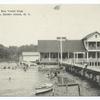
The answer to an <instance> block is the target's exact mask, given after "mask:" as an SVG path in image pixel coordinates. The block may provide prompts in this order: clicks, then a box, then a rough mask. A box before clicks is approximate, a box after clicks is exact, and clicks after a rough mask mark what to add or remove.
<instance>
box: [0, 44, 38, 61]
mask: <svg viewBox="0 0 100 100" xmlns="http://www.w3.org/2000/svg"><path fill="white" fill-rule="evenodd" d="M26 51H27V52H28V51H29V52H32V51H34V52H35V51H37V46H36V45H32V44H31V45H22V46H20V47H17V46H9V47H5V46H4V45H2V44H0V61H12V60H13V61H18V60H19V56H20V55H21V54H22V52H26Z"/></svg>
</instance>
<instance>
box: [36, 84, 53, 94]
mask: <svg viewBox="0 0 100 100" xmlns="http://www.w3.org/2000/svg"><path fill="white" fill-rule="evenodd" d="M52 90H53V84H51V83H45V84H42V85H40V86H39V87H37V88H35V95H37V94H42V93H45V92H49V91H52Z"/></svg>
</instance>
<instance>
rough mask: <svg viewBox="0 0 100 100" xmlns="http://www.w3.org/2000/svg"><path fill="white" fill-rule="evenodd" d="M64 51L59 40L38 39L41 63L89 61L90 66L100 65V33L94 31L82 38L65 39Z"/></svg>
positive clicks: (63, 41) (63, 42)
mask: <svg viewBox="0 0 100 100" xmlns="http://www.w3.org/2000/svg"><path fill="white" fill-rule="evenodd" d="M61 42H62V52H61V50H60V41H59V40H38V52H40V63H59V62H60V60H61V53H62V61H63V62H71V63H79V64H80V63H81V64H82V63H84V64H85V63H87V64H88V65H89V66H100V33H99V32H93V33H90V34H88V35H87V36H85V37H84V38H83V39H80V40H68V39H64V40H62V41H61Z"/></svg>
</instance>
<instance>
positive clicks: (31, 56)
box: [20, 52, 40, 62]
mask: <svg viewBox="0 0 100 100" xmlns="http://www.w3.org/2000/svg"><path fill="white" fill-rule="evenodd" d="M39 59H40V54H39V52H22V55H21V56H20V61H22V62H23V61H25V62H36V61H37V60H39Z"/></svg>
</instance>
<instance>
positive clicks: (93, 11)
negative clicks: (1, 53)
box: [0, 4, 100, 46]
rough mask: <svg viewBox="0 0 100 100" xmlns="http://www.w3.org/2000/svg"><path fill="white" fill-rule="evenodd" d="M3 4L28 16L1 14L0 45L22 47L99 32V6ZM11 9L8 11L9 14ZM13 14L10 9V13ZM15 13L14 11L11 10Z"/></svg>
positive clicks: (0, 9)
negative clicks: (39, 41)
mask: <svg viewBox="0 0 100 100" xmlns="http://www.w3.org/2000/svg"><path fill="white" fill-rule="evenodd" d="M55 6H56V5H54V4H53V5H43V4H40V5H39V4H38V5H36V4H33V5H0V14H3V13H5V12H1V11H2V10H3V11H4V10H5V11H8V10H10V11H11V10H15V11H17V10H21V11H23V12H24V13H26V14H29V15H27V16H8V15H6V16H5V15H0V44H3V45H5V46H12V45H13V46H21V45H26V44H28V45H29V44H37V43H38V40H48V39H49V40H55V39H56V38H57V37H59V36H64V37H66V38H67V39H69V40H70V39H74V40H76V39H82V38H83V37H85V36H86V35H87V34H89V33H92V32H95V31H98V32H100V5H99V4H97V5H93V4H91V5H89V4H87V5H86V4H85V5H83V4H81V5H75V4H73V5H71V4H70V5H68V4H66V5H63V4H62V5H59V8H58V9H54V8H55ZM7 13H8V12H6V14H7ZM10 13H11V12H10ZM12 14H13V13H12Z"/></svg>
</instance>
